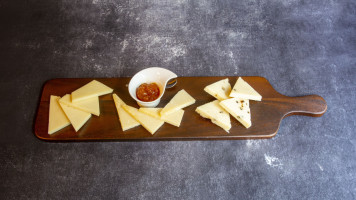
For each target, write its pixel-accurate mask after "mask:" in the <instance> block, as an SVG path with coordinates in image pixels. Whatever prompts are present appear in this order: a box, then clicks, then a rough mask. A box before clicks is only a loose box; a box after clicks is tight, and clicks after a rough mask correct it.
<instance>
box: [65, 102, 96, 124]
mask: <svg viewBox="0 0 356 200" xmlns="http://www.w3.org/2000/svg"><path fill="white" fill-rule="evenodd" d="M59 104H60V105H61V107H62V109H63V111H64V113H65V114H66V116H67V117H68V119H69V121H70V122H71V123H72V126H73V128H74V129H75V131H78V130H79V129H80V128H81V127H82V126H83V125H84V124H85V122H87V121H88V120H89V119H90V117H91V114H90V113H88V112H84V111H81V110H78V109H76V108H73V107H70V106H67V105H65V104H63V103H61V102H59Z"/></svg>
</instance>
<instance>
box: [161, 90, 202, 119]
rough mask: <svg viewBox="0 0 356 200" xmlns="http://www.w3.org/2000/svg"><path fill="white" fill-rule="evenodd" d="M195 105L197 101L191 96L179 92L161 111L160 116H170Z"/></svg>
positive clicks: (183, 91)
mask: <svg viewBox="0 0 356 200" xmlns="http://www.w3.org/2000/svg"><path fill="white" fill-rule="evenodd" d="M194 103H195V99H194V98H193V97H192V96H190V95H189V94H188V93H187V92H186V91H185V90H181V91H179V92H178V93H177V94H176V95H174V97H173V98H172V99H171V100H170V101H169V103H168V104H167V105H166V106H165V107H164V108H163V109H162V110H161V112H160V115H161V116H164V115H168V114H170V113H173V112H175V111H177V110H179V109H182V108H185V107H187V106H190V105H192V104H194Z"/></svg>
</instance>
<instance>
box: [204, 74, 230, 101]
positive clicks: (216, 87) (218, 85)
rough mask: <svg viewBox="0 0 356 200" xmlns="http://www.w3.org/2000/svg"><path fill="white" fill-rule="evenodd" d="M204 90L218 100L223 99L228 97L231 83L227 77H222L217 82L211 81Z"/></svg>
mask: <svg viewBox="0 0 356 200" xmlns="http://www.w3.org/2000/svg"><path fill="white" fill-rule="evenodd" d="M204 91H205V92H207V93H208V94H210V95H211V96H213V97H215V98H217V99H218V100H220V101H221V100H225V99H228V98H229V94H230V92H231V85H230V83H229V79H228V78H226V79H223V80H220V81H218V82H215V83H212V84H210V85H208V86H206V87H205V88H204Z"/></svg>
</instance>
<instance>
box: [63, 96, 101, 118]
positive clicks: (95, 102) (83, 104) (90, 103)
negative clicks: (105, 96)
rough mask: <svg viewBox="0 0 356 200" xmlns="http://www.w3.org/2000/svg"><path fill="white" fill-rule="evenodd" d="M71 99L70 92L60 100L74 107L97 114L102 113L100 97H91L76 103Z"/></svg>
mask: <svg viewBox="0 0 356 200" xmlns="http://www.w3.org/2000/svg"><path fill="white" fill-rule="evenodd" d="M70 99H71V98H70V94H66V95H64V96H63V97H62V98H61V99H59V102H61V103H63V104H65V105H67V106H69V107H73V108H76V109H78V110H82V111H84V112H88V113H91V114H93V115H96V116H99V115H100V106H99V97H97V96H96V97H91V98H88V99H85V100H82V101H78V102H75V103H72V102H71V100H70Z"/></svg>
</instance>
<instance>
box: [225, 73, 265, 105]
mask: <svg viewBox="0 0 356 200" xmlns="http://www.w3.org/2000/svg"><path fill="white" fill-rule="evenodd" d="M230 97H236V98H240V99H250V100H255V101H261V99H262V96H261V95H260V94H259V93H258V92H256V90H255V89H253V88H252V87H251V86H250V85H249V84H248V83H247V82H246V81H244V80H243V79H242V78H241V77H239V78H238V79H237V81H236V84H235V86H234V88H233V89H232V90H231V93H230Z"/></svg>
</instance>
